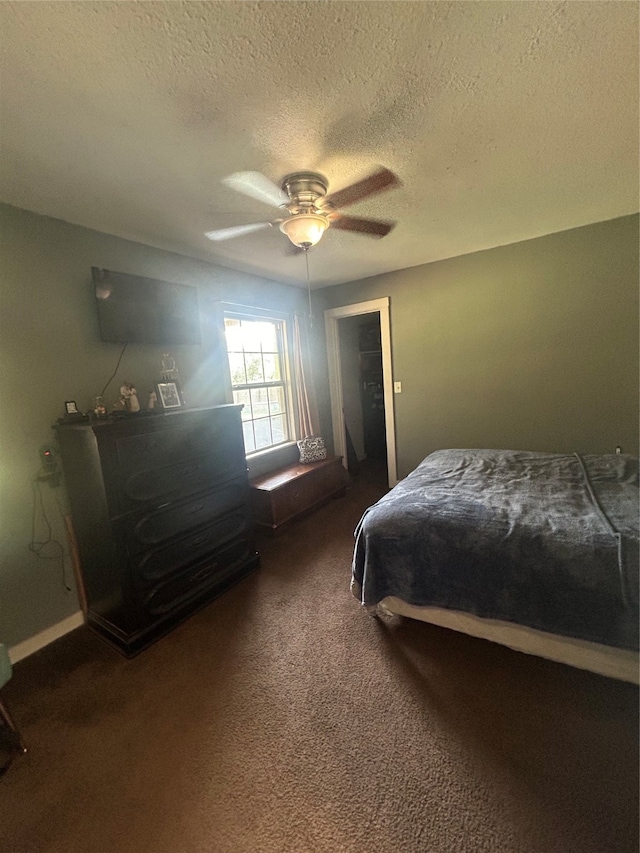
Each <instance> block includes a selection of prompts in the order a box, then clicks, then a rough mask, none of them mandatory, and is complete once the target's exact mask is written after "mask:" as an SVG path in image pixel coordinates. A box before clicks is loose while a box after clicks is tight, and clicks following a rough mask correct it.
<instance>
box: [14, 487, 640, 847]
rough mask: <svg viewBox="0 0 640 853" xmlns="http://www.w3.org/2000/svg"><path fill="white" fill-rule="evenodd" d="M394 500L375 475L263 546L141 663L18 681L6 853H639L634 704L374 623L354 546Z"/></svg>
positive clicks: (426, 633)
mask: <svg viewBox="0 0 640 853" xmlns="http://www.w3.org/2000/svg"><path fill="white" fill-rule="evenodd" d="M380 493H381V491H380V489H379V487H378V486H376V485H375V483H373V484H372V483H371V482H370V481H368V480H367V477H366V474H363V475H361V476H360V477H358V478H357V479H356V481H355V484H354V486H353V488H352V489H350V490H349V492H348V494H347V496H346V497H345V498H343V499H340V500H336V501H333V502H332V503H331V504H329V505H327V506H326V507H324V508H323V509H321V510H319V511H318V512H316V513H315V514H313V515H312V516H309V517H308V518H306V519H304V520H302V521H299V522H298V523H296V524H295V525H294V526H292V527H291V528H290V529H289V531H288V532H286V533H284V534H283V535H282V536H281V537H280V538H279V539H275V540H264V541H262V540H261V542H260V550H261V553H262V567H261V568H260V569H259V570H258V571H257V572H256V573H254V574H253V575H251V576H250V577H249V578H247V579H246V580H244V581H243V582H242V583H240V584H239V585H238V586H236V587H234V588H233V589H232V590H231V591H230V592H228V593H227V594H225V595H224V596H223V597H221V598H220V599H218V600H217V601H215V602H214V603H213V604H211V605H209V606H208V607H207V608H205V609H204V610H202V611H200V612H199V613H198V614H196V615H195V616H193V617H192V618H191V619H189V620H188V621H187V622H185V623H184V624H183V625H182V626H180V627H179V628H178V629H177V630H175V631H174V632H173V633H172V634H170V635H169V636H168V637H166V638H164V639H162V640H160V641H159V642H158V643H156V644H155V645H154V646H152V647H151V648H150V649H148V650H147V651H145V652H143V653H142V654H141V655H139V656H138V657H137V658H135V659H133V660H130V661H128V660H125V659H124V658H122V657H121V656H120V655H118V654H117V653H116V652H115V651H112V650H111V649H110V648H109V647H108V646H106V645H105V644H103V643H102V641H100V640H99V639H97V638H95V637H94V636H93V635H92V634H91V633H89V632H88V631H86V630H85V629H84V628H83V629H79V630H77V631H75V632H73V633H72V634H70V635H68V636H66V637H64V638H62V639H61V640H59V641H58V642H57V643H55V644H53V645H51V646H49V647H48V648H46V649H44V650H43V651H41V652H40V653H38V654H37V655H34V656H32V657H31V658H29V659H27V660H25V661H23V662H21V663H20V664H18V665H17V666H16V667H15V672H14V678H13V679H12V681H11V682H10V683H9V684H8V685H7V687H6V688H5V690H4V697H5V700H6V702H7V704H8V705H9V707H10V708H11V710H12V712H13V715H14V717H15V719H16V722H17V723H18V724H19V725H20V727H21V728H22V730H23V734H24V737H25V739H26V740H27V742H28V745H29V748H30V751H29V753H28V754H27V755H26V756H25V757H23V758H17V759H16V760H15V761H14V763H13V765H12V767H11V768H10V769H9V771H8V772H7V773H6V775H5V776H4V777H3V778H2V779H1V780H0V815H1V817H0V849H1V850H2V851H7V853H9V851H11V853H39V851H47V853H49V851H60V853H62V851H64V853H103V851H104V853H205V851H206V853H328V851H336V853H484V851H487V853H489V851H491V853H574V851H575V853H637V850H638V735H637V733H638V726H637V721H638V696H637V690H636V689H635V688H633V687H632V686H630V685H625V684H623V683H619V682H615V681H611V680H608V679H605V678H600V677H598V676H595V675H591V674H589V673H585V672H581V671H579V670H574V669H571V668H569V667H564V666H561V665H559V664H553V663H550V662H546V661H543V660H540V659H537V658H533V657H529V656H526V655H521V654H517V653H515V652H511V651H509V650H507V649H504V648H501V647H499V646H496V645H493V644H491V643H487V642H484V641H481V640H474V639H471V638H468V637H464V636H462V635H459V634H455V633H453V632H449V631H446V630H444V629H439V628H435V627H431V626H428V625H424V624H421V623H417V622H412V621H410V620H404V619H393V620H390V621H388V622H387V623H384V624H382V623H379V622H377V621H376V620H374V619H372V618H371V617H369V616H367V614H366V613H365V612H363V611H362V610H361V609H360V608H359V605H358V604H357V602H356V601H355V600H354V599H352V597H351V596H350V593H349V591H348V582H349V566H350V555H351V547H352V541H353V540H352V534H353V528H354V526H355V523H356V522H357V520H358V518H359V517H360V514H361V511H362V510H363V509H364V507H365V506H367V505H368V504H369V503H371V502H373V501H374V500H375V499H376V498H377V497H378V496H379V494H380Z"/></svg>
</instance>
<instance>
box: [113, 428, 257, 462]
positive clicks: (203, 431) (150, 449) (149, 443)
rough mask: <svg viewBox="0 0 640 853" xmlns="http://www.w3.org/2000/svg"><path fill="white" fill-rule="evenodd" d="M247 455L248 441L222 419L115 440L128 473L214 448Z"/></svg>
mask: <svg viewBox="0 0 640 853" xmlns="http://www.w3.org/2000/svg"><path fill="white" fill-rule="evenodd" d="M214 451H218V452H220V453H222V454H224V453H226V454H228V455H230V456H232V457H233V458H237V457H238V455H241V456H242V457H244V443H243V441H242V436H241V434H239V433H238V432H237V431H230V430H229V428H228V424H225V423H223V422H222V420H213V421H211V422H210V423H205V424H203V423H200V422H198V423H194V424H185V425H184V426H180V427H175V428H173V429H167V430H165V431H157V430H156V431H150V432H146V433H142V434H141V435H131V436H121V437H118V438H117V439H116V441H115V453H116V460H117V467H118V469H119V470H120V471H121V472H123V473H124V474H133V473H136V472H138V471H150V470H153V469H154V468H158V467H163V466H164V465H166V463H167V461H168V460H171V461H173V462H182V461H184V460H186V459H198V458H200V457H202V456H208V455H210V454H211V453H212V452H214Z"/></svg>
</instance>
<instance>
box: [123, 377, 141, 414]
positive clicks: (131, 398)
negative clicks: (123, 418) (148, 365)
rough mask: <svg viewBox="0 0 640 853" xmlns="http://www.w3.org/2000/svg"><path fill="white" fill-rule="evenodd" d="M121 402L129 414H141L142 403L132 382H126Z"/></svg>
mask: <svg viewBox="0 0 640 853" xmlns="http://www.w3.org/2000/svg"><path fill="white" fill-rule="evenodd" d="M120 402H121V403H122V406H123V408H124V409H125V411H127V412H139V411H140V401H139V400H138V392H137V391H136V389H135V388H134V386H133V385H132V384H131V383H130V382H125V383H124V385H122V386H121V388H120Z"/></svg>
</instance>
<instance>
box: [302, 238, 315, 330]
mask: <svg viewBox="0 0 640 853" xmlns="http://www.w3.org/2000/svg"><path fill="white" fill-rule="evenodd" d="M303 251H304V262H305V265H306V267H307V294H308V295H309V328H310V329H313V310H312V308H311V280H310V278H309V247H308V246H306V247H304V248H303Z"/></svg>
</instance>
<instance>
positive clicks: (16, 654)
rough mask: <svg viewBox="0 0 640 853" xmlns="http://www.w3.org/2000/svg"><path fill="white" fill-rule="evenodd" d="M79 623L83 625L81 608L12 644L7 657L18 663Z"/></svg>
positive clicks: (62, 635)
mask: <svg viewBox="0 0 640 853" xmlns="http://www.w3.org/2000/svg"><path fill="white" fill-rule="evenodd" d="M80 625H84V614H83V613H82V610H78V611H76V612H75V613H72V614H71V616H67V618H66V619H63V620H62V621H61V622H57V623H56V624H55V625H52V626H51V627H50V628H45V630H44V631H40V633H39V634H34V636H33V637H29V639H28V640H23V641H22V642H21V643H18V644H17V645H16V646H12V647H11V648H10V649H9V658H10V660H11V663H18V661H19V660H22V659H23V658H27V657H29V655H32V654H33V653H34V652H38V651H40V649H43V648H44V647H45V646H48V645H49V643H53V641H54V640H57V639H59V638H60V637H64V635H65V634H68V633H69V631H73V630H75V628H79V627H80Z"/></svg>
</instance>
